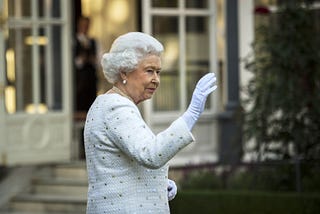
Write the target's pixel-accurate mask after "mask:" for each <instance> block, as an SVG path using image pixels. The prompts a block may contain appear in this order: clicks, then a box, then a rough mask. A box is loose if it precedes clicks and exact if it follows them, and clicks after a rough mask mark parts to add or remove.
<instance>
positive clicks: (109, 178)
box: [84, 32, 216, 214]
mask: <svg viewBox="0 0 320 214" xmlns="http://www.w3.org/2000/svg"><path fill="white" fill-rule="evenodd" d="M162 51H163V46H162V44H161V43H160V42H159V41H157V40H156V39H155V38H153V37H151V36H150V35H147V34H144V33H140V32H131V33H127V34H124V35H122V36H120V37H118V38H117V39H116V40H115V41H114V42H113V44H112V47H111V49H110V52H109V53H105V54H104V55H103V58H102V60H101V64H102V67H103V70H104V75H105V77H106V79H107V80H108V81H109V82H110V83H112V84H113V88H112V89H110V90H109V91H108V92H107V93H105V94H103V95H100V96H98V97H97V98H96V100H95V101H94V103H93V104H92V106H91V108H90V110H89V112H88V115H87V120H86V124H85V130H84V140H85V151H86V162H87V169H88V178H89V187H88V203H87V213H90V214H91V213H92V214H97V213H99V214H100V213H130V214H133V213H139V214H141V213H153V214H154V213H161V214H164V213H170V210H169V204H168V200H170V199H172V198H173V197H174V196H175V194H176V186H175V184H174V182H173V181H171V180H169V179H168V164H167V163H168V161H169V160H170V159H171V158H172V157H173V156H174V155H175V154H177V153H178V152H179V151H180V150H181V149H183V148H184V147H185V146H187V145H188V144H190V143H191V142H193V141H194V138H193V136H192V134H191V129H192V127H193V126H194V124H195V123H196V121H197V119H198V118H199V116H200V114H201V113H202V111H203V110H204V105H205V102H206V98H207V96H208V95H209V94H210V93H211V92H212V91H214V90H215V89H216V86H215V81H216V78H215V76H214V74H213V73H209V74H207V75H205V76H204V77H202V78H201V80H200V81H199V82H198V83H197V86H196V89H195V91H194V93H193V96H192V100H191V103H190V105H189V107H188V109H187V111H186V112H185V113H184V114H183V115H182V116H181V117H179V118H178V119H177V120H175V121H174V122H173V123H172V124H171V125H170V126H169V127H168V128H167V129H166V130H164V131H163V132H161V133H159V134H157V135H155V134H154V133H153V132H152V131H151V129H150V128H149V127H148V125H147V124H146V123H145V121H144V120H143V118H142V116H141V114H140V112H139V109H138V108H137V106H136V105H137V104H138V103H140V102H142V101H144V100H147V99H150V98H151V97H152V95H153V94H154V93H155V91H156V90H157V88H158V86H159V84H160V73H161V60H160V55H161V53H162Z"/></svg>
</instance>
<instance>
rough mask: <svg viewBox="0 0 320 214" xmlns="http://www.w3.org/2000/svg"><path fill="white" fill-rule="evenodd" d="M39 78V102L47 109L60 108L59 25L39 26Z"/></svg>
mask: <svg viewBox="0 0 320 214" xmlns="http://www.w3.org/2000/svg"><path fill="white" fill-rule="evenodd" d="M39 34H40V37H39V38H42V39H43V43H41V44H40V48H39V49H40V54H39V57H40V60H39V61H40V78H41V81H40V83H41V86H40V89H41V90H40V92H41V97H40V98H41V103H43V104H45V106H46V108H48V109H49V110H57V109H61V108H62V90H61V87H62V79H61V76H62V74H61V71H62V66H61V63H62V61H61V60H62V59H61V54H59V53H60V52H61V27H59V26H47V27H45V28H40V33H39Z"/></svg>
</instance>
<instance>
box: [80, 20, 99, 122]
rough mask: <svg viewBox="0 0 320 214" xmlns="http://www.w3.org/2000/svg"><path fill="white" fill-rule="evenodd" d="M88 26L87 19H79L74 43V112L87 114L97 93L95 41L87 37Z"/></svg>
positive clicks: (88, 21)
mask: <svg viewBox="0 0 320 214" xmlns="http://www.w3.org/2000/svg"><path fill="white" fill-rule="evenodd" d="M89 26H90V19H89V18H88V17H80V18H79V20H78V25H77V33H76V42H75V71H76V74H75V93H76V100H75V110H76V112H87V111H88V110H89V107H90V106H91V104H92V102H93V101H94V100H95V98H96V93H97V76H96V62H97V47H96V42H95V40H94V39H92V38H90V37H89V36H88V30H89ZM83 119H85V118H83Z"/></svg>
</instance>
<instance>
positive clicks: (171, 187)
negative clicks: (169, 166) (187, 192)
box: [167, 179, 177, 201]
mask: <svg viewBox="0 0 320 214" xmlns="http://www.w3.org/2000/svg"><path fill="white" fill-rule="evenodd" d="M167 190H168V200H169V201H171V200H172V199H174V197H175V196H176V194H177V185H176V183H175V182H174V181H173V180H170V179H168V188H167Z"/></svg>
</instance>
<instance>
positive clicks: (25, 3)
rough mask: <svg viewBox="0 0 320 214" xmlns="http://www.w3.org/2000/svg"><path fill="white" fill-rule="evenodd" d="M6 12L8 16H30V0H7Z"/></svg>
mask: <svg viewBox="0 0 320 214" xmlns="http://www.w3.org/2000/svg"><path fill="white" fill-rule="evenodd" d="M7 1H8V13H9V16H10V17H13V18H19V17H30V16H31V0H7Z"/></svg>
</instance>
